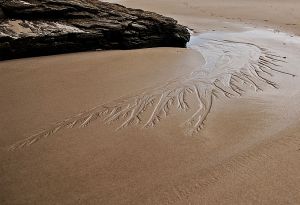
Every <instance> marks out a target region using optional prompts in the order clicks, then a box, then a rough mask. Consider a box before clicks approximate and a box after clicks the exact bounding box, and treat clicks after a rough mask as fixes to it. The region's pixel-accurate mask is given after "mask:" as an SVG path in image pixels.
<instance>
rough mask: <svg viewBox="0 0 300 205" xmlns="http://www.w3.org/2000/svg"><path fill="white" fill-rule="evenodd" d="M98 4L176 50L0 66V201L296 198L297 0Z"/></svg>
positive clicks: (299, 178) (299, 110)
mask: <svg viewBox="0 0 300 205" xmlns="http://www.w3.org/2000/svg"><path fill="white" fill-rule="evenodd" d="M110 2H116V3H119V4H122V5H125V6H128V7H132V8H141V9H145V10H150V11H155V12H158V13H160V14H163V15H166V16H170V17H173V18H175V19H177V20H178V21H179V23H181V24H183V25H186V26H187V27H188V28H189V29H190V30H191V33H192V37H191V40H190V42H189V44H188V46H187V48H149V49H139V50H127V51H125V50H123V51H119V50H116V51H92V52H81V53H73V54H63V55H53V56H45V57H34V58H25V59H18V60H8V61H2V62H0V204H3V205H5V204H49V205H50V204H105V205H109V204H112V205H115V204H128V205H129V204H130V205H133V204H149V205H150V204H151V205H152V204H178V205H183V204H187V205H191V204H193V205H194V204H195V205H196V204H201V205H202V204H209V205H215V204H222V205H223V204H224V205H225V204H228V205H232V204H241V205H248V204H249V205H250V204H263V205H265V204H266V205H275V204H276V205H277V204H278V205H279V204H280V205H281V204H291V205H296V204H300V171H299V170H300V126H299V124H300V120H299V119H300V118H299V117H300V107H299V102H300V78H299V76H300V70H299V65H300V58H299V54H300V37H299V35H300V23H299V22H300V13H299V12H298V11H299V9H300V3H299V2H298V1H297V0H288V1H279V0H264V1H257V0H253V1H244V0H228V1H222V0H211V1H205V0H197V1H196V0H178V1H176V2H174V1H171V0H152V1H146V0H138V1H137V0H128V1H126V0H123V1H122V0H121V1H110Z"/></svg>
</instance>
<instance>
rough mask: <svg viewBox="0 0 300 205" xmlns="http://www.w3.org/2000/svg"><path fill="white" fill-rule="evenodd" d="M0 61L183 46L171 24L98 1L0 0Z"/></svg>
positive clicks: (185, 37)
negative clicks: (95, 50) (94, 50)
mask: <svg viewBox="0 0 300 205" xmlns="http://www.w3.org/2000/svg"><path fill="white" fill-rule="evenodd" d="M0 21H1V23H0V60H3V59H11V58H19V57H26V56H37V55H49V54H56V53H66V52H75V51H85V50H93V49H136V48H146V47H158V46H161V47H185V45H186V42H188V41H189V38H190V35H189V32H188V31H187V29H186V28H185V27H184V26H181V25H179V24H177V21H176V20H174V19H172V18H168V17H164V16H161V15H159V14H156V13H153V12H147V11H142V10H138V9H129V8H126V7H124V6H121V5H117V4H111V3H106V2H100V1H98V0H0Z"/></svg>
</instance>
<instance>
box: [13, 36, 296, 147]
mask: <svg viewBox="0 0 300 205" xmlns="http://www.w3.org/2000/svg"><path fill="white" fill-rule="evenodd" d="M191 48H192V49H196V50H197V51H199V52H201V54H202V55H203V57H204V59H205V61H206V62H205V65H203V66H201V67H199V68H197V69H195V70H194V71H193V72H192V73H189V74H187V75H184V76H180V77H178V78H176V79H173V80H171V81H169V82H167V83H165V84H162V85H160V86H157V87H152V88H148V89H144V90H143V91H141V92H140V93H138V94H137V95H134V96H128V97H123V98H120V99H116V100H114V101H112V102H108V103H106V104H104V105H99V106H96V107H94V108H91V109H90V110H87V111H84V112H81V113H78V114H77V115H75V116H72V117H70V118H67V119H64V120H63V121H61V122H58V123H57V124H55V125H54V126H52V127H48V128H46V129H44V130H42V131H39V132H36V133H34V134H33V135H31V136H29V137H27V138H25V139H24V140H22V141H19V142H17V143H15V144H13V145H12V146H11V147H10V150H15V149H19V148H23V147H26V146H30V145H32V144H34V143H35V142H37V141H39V140H41V139H43V138H47V137H49V136H51V135H54V134H55V133H57V132H59V131H62V130H64V129H67V128H83V127H86V126H88V125H90V124H91V123H93V122H95V121H98V120H100V121H102V122H104V123H105V124H112V123H115V124H117V125H118V126H117V128H116V130H120V129H124V128H127V127H129V126H139V127H141V128H151V127H155V126H159V122H160V121H161V120H162V119H167V118H168V115H169V113H170V110H171V109H172V110H176V113H180V112H179V111H189V110H190V109H191V106H194V107H195V106H196V107H197V108H196V109H195V111H193V112H191V113H192V114H191V116H189V118H188V119H186V120H185V121H184V122H182V126H183V129H185V130H186V133H187V134H188V135H193V134H196V133H198V132H199V131H200V130H201V129H202V128H203V125H204V121H205V120H206V119H207V117H208V115H209V113H210V111H211V108H212V106H213V103H214V101H215V100H217V99H219V98H224V97H225V98H233V97H240V96H242V95H243V94H244V93H245V92H246V91H247V90H251V89H252V90H254V91H256V92H259V91H263V89H264V88H265V86H271V87H273V88H276V89H277V88H278V84H277V83H276V82H274V81H272V76H273V75H274V73H280V74H284V75H290V76H294V75H293V74H291V73H287V72H285V71H283V70H282V69H280V67H281V66H282V64H283V63H286V57H281V56H279V55H276V54H275V53H273V52H271V51H269V50H268V49H265V48H261V47H259V46H257V45H255V44H251V43H244V42H234V41H228V40H222V41H220V40H212V39H202V41H201V42H200V43H198V44H197V45H192V46H191Z"/></svg>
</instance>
